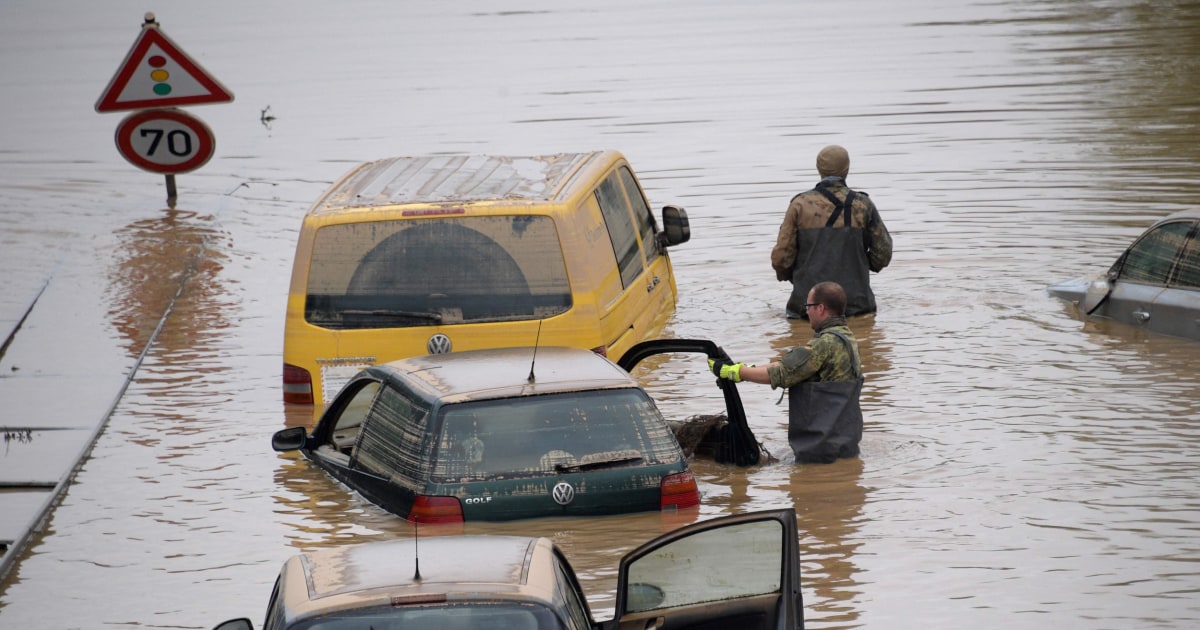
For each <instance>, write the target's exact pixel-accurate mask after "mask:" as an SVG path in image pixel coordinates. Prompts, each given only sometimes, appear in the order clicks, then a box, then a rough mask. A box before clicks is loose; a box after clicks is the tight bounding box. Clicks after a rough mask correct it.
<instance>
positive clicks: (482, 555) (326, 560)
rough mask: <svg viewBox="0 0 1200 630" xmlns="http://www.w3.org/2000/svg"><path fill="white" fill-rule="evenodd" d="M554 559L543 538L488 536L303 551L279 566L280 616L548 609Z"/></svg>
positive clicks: (553, 583)
mask: <svg viewBox="0 0 1200 630" xmlns="http://www.w3.org/2000/svg"><path fill="white" fill-rule="evenodd" d="M418 554H419V559H420V563H419V569H420V577H419V578H417V569H418V563H417V561H416V559H417V557H418ZM554 556H555V551H554V545H553V542H552V541H551V540H550V539H548V538H530V537H523V536H496V535H465V536H432V537H427V538H420V539H418V540H412V539H408V540H390V541H383V542H372V543H365V544H361V545H346V546H340V547H335V548H330V549H324V550H317V551H309V552H305V553H301V554H297V555H295V556H292V557H291V558H289V559H288V560H287V561H286V562H285V563H284V566H283V570H282V574H283V580H284V589H285V592H284V593H283V597H284V598H285V606H286V608H287V611H286V615H287V617H288V618H289V619H292V620H295V619H300V618H304V617H310V616H314V615H320V614H327V613H329V612H333V611H337V610H347V609H354V608H369V607H374V606H396V605H403V604H404V603H406V602H408V603H412V604H417V603H430V602H438V601H468V600H483V601H490V600H498V599H499V600H504V599H507V600H520V601H536V602H539V603H542V604H544V605H547V606H550V607H554V592H555V588H556V575H555V563H554Z"/></svg>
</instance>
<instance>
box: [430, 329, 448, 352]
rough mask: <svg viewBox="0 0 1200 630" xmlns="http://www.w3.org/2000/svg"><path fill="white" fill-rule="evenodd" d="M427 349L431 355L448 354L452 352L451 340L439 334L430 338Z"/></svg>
mask: <svg viewBox="0 0 1200 630" xmlns="http://www.w3.org/2000/svg"><path fill="white" fill-rule="evenodd" d="M425 349H426V350H428V351H429V354H446V353H447V352H450V338H449V337H447V336H446V335H443V334H442V333H438V334H436V335H434V336H432V337H430V338H429V342H428V343H426V344H425Z"/></svg>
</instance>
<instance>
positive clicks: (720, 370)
mask: <svg viewBox="0 0 1200 630" xmlns="http://www.w3.org/2000/svg"><path fill="white" fill-rule="evenodd" d="M745 366H746V364H745V363H730V362H729V361H726V360H724V359H709V360H708V369H709V370H710V371H711V372H712V373H713V376H716V377H717V378H723V379H725V380H728V381H733V382H734V383H740V382H742V368H743V367H745Z"/></svg>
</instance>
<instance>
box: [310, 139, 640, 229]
mask: <svg viewBox="0 0 1200 630" xmlns="http://www.w3.org/2000/svg"><path fill="white" fill-rule="evenodd" d="M616 156H617V152H616V151H611V150H609V151H592V152H588V153H558V154H555V155H539V156H529V157H516V156H495V155H475V156H446V155H442V156H428V157H393V158H387V159H382V160H376V161H374V162H364V163H362V164H360V165H358V166H357V167H356V168H354V169H353V170H351V171H350V172H349V173H347V174H346V175H345V176H344V177H342V179H341V180H339V181H338V182H336V183H335V184H334V185H333V186H331V187H330V189H329V190H328V191H327V192H326V193H325V195H324V196H323V197H322V198H321V199H320V200H318V201H317V203H316V204H314V205H313V207H312V209H311V210H310V211H309V212H310V214H322V213H327V212H345V211H346V209H347V208H360V209H370V208H373V207H380V206H396V205H403V204H439V203H470V202H478V201H501V200H509V201H526V202H528V201H554V200H556V199H558V198H559V196H560V195H561V194H562V193H563V192H564V191H565V190H566V189H567V187H568V185H569V183H570V182H571V180H572V178H573V177H575V175H577V174H578V173H580V172H582V171H583V170H584V169H586V168H587V167H589V166H595V167H602V166H604V165H606V164H608V162H610V161H612V160H613V159H615V158H616Z"/></svg>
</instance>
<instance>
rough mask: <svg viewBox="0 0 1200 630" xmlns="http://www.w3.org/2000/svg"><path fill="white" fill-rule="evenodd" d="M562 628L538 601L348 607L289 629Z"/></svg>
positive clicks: (545, 629)
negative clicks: (357, 608)
mask: <svg viewBox="0 0 1200 630" xmlns="http://www.w3.org/2000/svg"><path fill="white" fill-rule="evenodd" d="M365 628H370V629H371V630H401V629H403V628H439V629H443V630H493V629H499V628H504V629H505V630H510V629H511V630H558V629H560V628H563V625H562V623H561V622H560V621H559V620H558V617H557V616H556V615H555V614H554V613H553V612H552V611H550V610H549V609H548V608H546V607H544V606H540V605H537V604H489V603H471V604H446V605H437V606H428V605H421V606H396V607H387V608H370V609H365V610H363V609H359V610H347V611H342V612H337V613H332V614H329V615H324V616H321V617H318V618H315V619H306V620H304V621H301V622H299V623H295V624H292V625H291V626H288V630H364V629H365Z"/></svg>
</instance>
